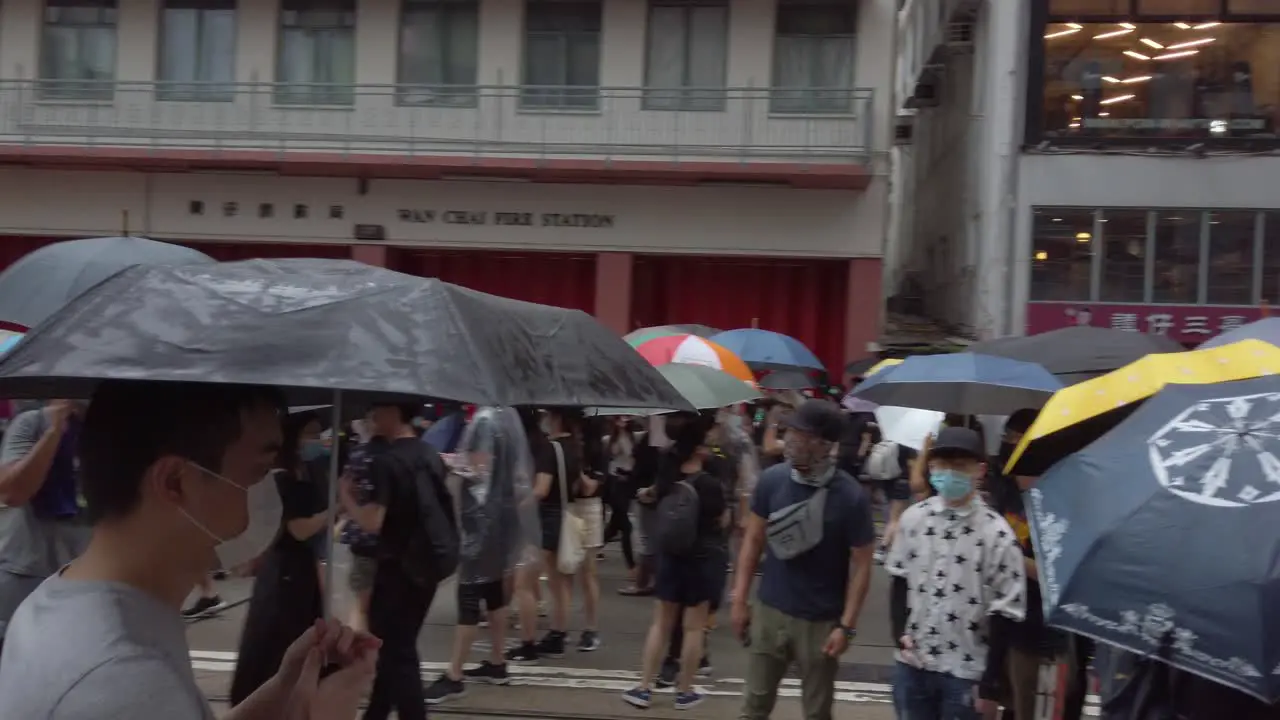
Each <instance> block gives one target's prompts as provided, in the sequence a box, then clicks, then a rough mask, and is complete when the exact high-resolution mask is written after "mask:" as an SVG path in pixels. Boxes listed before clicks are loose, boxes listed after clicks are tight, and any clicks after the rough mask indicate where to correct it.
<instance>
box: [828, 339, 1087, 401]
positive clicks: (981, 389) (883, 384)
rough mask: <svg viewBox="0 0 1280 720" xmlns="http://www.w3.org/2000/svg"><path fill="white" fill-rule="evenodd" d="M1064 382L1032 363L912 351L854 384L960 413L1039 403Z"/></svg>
mask: <svg viewBox="0 0 1280 720" xmlns="http://www.w3.org/2000/svg"><path fill="white" fill-rule="evenodd" d="M1061 389H1062V381H1060V380H1058V378H1056V377H1054V376H1053V375H1052V374H1051V373H1050V372H1049V371H1048V370H1045V369H1044V368H1043V367H1041V366H1040V365H1038V364H1036V363H1029V362H1022V361H1020V360H1009V359H1008V358H1002V357H994V356H992V355H975V354H973V353H952V354H949V355H914V356H912V357H909V358H907V359H906V360H904V361H903V362H902V363H901V364H900V365H895V366H893V367H891V368H887V369H885V370H881V371H880V372H878V373H876V374H874V375H872V376H871V377H869V378H867V379H866V380H864V381H862V384H860V385H858V387H856V388H854V390H853V393H851V394H852V395H853V396H854V397H859V398H862V399H863V400H870V401H871V402H873V403H877V404H879V405H895V406H899V407H908V408H917V409H920V410H937V411H939V412H944V413H959V414H962V415H1008V414H1010V413H1012V412H1014V411H1015V410H1021V409H1022V408H1028V407H1040V406H1041V405H1044V404H1045V402H1046V401H1048V399H1049V397H1050V396H1051V395H1053V394H1054V393H1055V392H1057V391H1059V390H1061Z"/></svg>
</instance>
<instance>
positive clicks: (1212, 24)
mask: <svg viewBox="0 0 1280 720" xmlns="http://www.w3.org/2000/svg"><path fill="white" fill-rule="evenodd" d="M1221 24H1222V23H1220V22H1207V23H1202V24H1200V25H1196V26H1195V27H1193V28H1191V29H1192V30H1208V29H1209V28H1215V27H1218V26H1219V25H1221Z"/></svg>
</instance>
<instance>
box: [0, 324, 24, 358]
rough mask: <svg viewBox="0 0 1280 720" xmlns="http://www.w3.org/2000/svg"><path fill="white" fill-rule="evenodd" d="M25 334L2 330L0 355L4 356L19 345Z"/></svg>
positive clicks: (0, 331) (0, 332)
mask: <svg viewBox="0 0 1280 720" xmlns="http://www.w3.org/2000/svg"><path fill="white" fill-rule="evenodd" d="M23 335H24V333H20V332H18V331H16V330H0V355H4V354H5V353H7V352H9V351H10V350H12V349H13V346H15V345H17V344H18V342H19V341H20V340H22V336H23Z"/></svg>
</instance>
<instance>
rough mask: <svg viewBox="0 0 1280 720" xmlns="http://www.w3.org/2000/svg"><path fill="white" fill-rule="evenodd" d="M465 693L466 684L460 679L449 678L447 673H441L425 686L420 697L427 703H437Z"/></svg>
mask: <svg viewBox="0 0 1280 720" xmlns="http://www.w3.org/2000/svg"><path fill="white" fill-rule="evenodd" d="M466 694H467V686H466V685H463V684H462V681H461V680H450V679H449V676H448V675H441V676H440V677H438V678H436V681H435V682H433V683H431V684H430V685H428V686H427V689H426V691H425V692H423V694H422V697H423V699H424V700H426V701H427V704H428V705H439V704H440V703H442V702H444V701H446V700H453V699H454V698H460V697H462V696H463V695H466Z"/></svg>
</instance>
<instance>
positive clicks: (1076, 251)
mask: <svg viewBox="0 0 1280 720" xmlns="http://www.w3.org/2000/svg"><path fill="white" fill-rule="evenodd" d="M1033 217H1034V219H1033V222H1032V228H1031V233H1032V246H1031V247H1032V250H1031V299H1032V300H1058V301H1080V300H1085V301H1087V300H1089V299H1090V294H1091V293H1090V290H1089V288H1090V285H1091V282H1092V281H1091V277H1092V267H1091V266H1092V264H1093V252H1092V248H1093V225H1094V211H1093V210H1082V209H1075V208H1038V209H1037V210H1036V211H1035V214H1034V216H1033Z"/></svg>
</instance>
